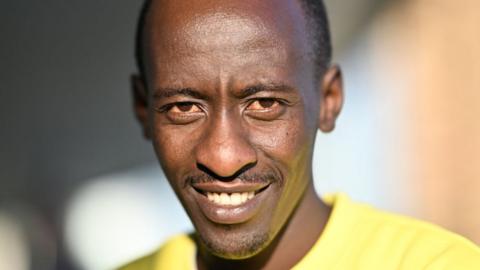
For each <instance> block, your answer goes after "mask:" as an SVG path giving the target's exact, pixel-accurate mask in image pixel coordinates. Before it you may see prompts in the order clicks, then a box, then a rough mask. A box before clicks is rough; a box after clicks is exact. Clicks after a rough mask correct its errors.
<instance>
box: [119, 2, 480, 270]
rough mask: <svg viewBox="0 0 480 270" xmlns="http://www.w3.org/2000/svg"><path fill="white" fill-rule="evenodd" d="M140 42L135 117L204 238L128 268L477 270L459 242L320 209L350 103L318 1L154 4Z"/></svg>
mask: <svg viewBox="0 0 480 270" xmlns="http://www.w3.org/2000/svg"><path fill="white" fill-rule="evenodd" d="M138 41H139V44H138V51H137V56H138V60H139V68H140V74H139V76H134V77H133V79H132V81H133V88H134V97H135V112H136V115H137V118H138V120H139V121H140V123H141V125H142V127H143V133H144V135H145V137H147V138H148V139H150V140H152V142H153V146H154V149H155V152H156V154H157V156H158V159H159V161H160V164H161V166H162V168H163V170H164V172H165V175H166V177H167V178H168V180H169V182H170V185H171V186H172V188H173V190H174V191H175V193H176V194H177V196H178V198H179V200H180V201H181V203H182V205H183V207H184V208H185V210H186V211H187V214H188V215H189V217H190V219H191V221H192V223H193V225H194V227H195V232H194V233H192V234H191V235H181V236H177V237H174V238H172V239H171V240H170V241H168V242H167V243H166V244H165V245H164V246H163V247H162V248H160V249H159V250H158V251H155V252H154V253H153V254H151V255H149V256H147V257H145V258H142V259H139V260H137V261H135V262H133V263H131V264H129V265H127V266H125V267H124V268H122V269H155V270H156V269H291V268H295V269H480V251H479V250H478V248H477V247H475V246H474V244H472V243H470V242H468V241H467V240H465V239H463V238H461V237H459V236H456V235H453V234H451V233H448V232H446V231H443V230H442V229H439V228H437V227H435V226H433V225H428V224H425V223H422V222H419V221H413V220H410V219H408V218H405V217H400V216H395V215H391V214H387V213H382V212H380V211H377V210H374V209H371V208H369V207H367V206H363V205H360V204H355V203H353V202H351V201H349V200H348V198H346V197H345V196H342V195H336V196H331V197H329V198H325V200H321V199H320V198H319V197H318V196H317V193H316V192H315V190H314V187H313V176H312V154H313V145H314V142H315V135H316V132H317V129H320V130H321V131H323V132H330V131H332V130H333V129H334V126H335V120H336V118H337V116H338V115H339V113H340V110H341V107H342V103H343V90H342V75H341V72H340V69H339V68H338V67H337V66H335V65H331V64H330V58H331V48H330V37H329V31H328V24H327V19H326V14H325V9H324V6H323V4H322V2H321V1H319V0H262V1H258V0H257V1H253V0H222V1H214V0H195V1H185V0H170V1H169V0H163V1H162V0H154V1H149V2H147V3H146V4H145V8H144V12H143V16H142V19H141V20H140V25H139V35H138Z"/></svg>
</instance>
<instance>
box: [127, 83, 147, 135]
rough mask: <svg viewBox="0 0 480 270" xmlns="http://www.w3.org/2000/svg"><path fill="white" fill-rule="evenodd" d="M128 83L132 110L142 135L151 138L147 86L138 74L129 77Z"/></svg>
mask: <svg viewBox="0 0 480 270" xmlns="http://www.w3.org/2000/svg"><path fill="white" fill-rule="evenodd" d="M130 83H131V87H132V93H133V110H134V112H135V116H136V118H137V120H138V122H139V123H140V125H141V126H142V129H143V136H144V137H145V138H146V139H147V140H149V139H151V133H150V124H149V121H148V94H147V87H146V84H145V81H144V80H143V78H142V77H141V76H140V75H138V74H133V75H132V76H131V77H130Z"/></svg>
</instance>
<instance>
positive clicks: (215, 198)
mask: <svg viewBox="0 0 480 270" xmlns="http://www.w3.org/2000/svg"><path fill="white" fill-rule="evenodd" d="M268 186H269V185H266V186H264V187H262V188H260V189H259V190H255V191H245V192H213V191H212V192H209V191H203V190H199V189H196V188H195V190H196V191H197V192H199V193H200V194H202V195H204V196H206V197H207V199H208V200H209V201H210V202H213V203H215V204H217V205H223V206H228V205H230V206H237V205H241V204H243V203H246V202H247V201H249V200H251V199H253V198H254V197H255V196H256V195H257V194H259V193H261V192H262V191H264V190H265V189H267V188H268Z"/></svg>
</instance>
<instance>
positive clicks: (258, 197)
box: [191, 186, 270, 225]
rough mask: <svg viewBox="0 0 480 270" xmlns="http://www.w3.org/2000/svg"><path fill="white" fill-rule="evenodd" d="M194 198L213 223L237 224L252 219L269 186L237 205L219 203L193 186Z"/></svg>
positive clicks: (265, 196)
mask: <svg viewBox="0 0 480 270" xmlns="http://www.w3.org/2000/svg"><path fill="white" fill-rule="evenodd" d="M191 190H192V192H193V193H194V198H195V200H196V202H197V204H198V206H199V207H200V210H201V211H202V212H203V214H204V215H205V216H206V217H207V218H208V219H209V220H210V221H212V222H213V223H217V224H230V225H231V224H239V223H244V222H247V221H248V220H250V219H252V218H253V217H254V216H255V215H256V214H257V213H258V211H259V210H260V208H261V206H262V202H263V201H264V200H265V199H266V198H267V196H268V194H267V193H268V192H269V191H270V186H268V187H267V188H266V189H265V190H263V191H261V192H259V193H257V194H255V196H254V197H253V198H251V199H249V200H247V201H246V202H244V203H242V204H239V205H219V204H216V203H214V202H212V201H209V200H208V198H207V197H206V196H205V195H203V194H200V193H199V192H198V191H196V190H195V189H194V188H192V189H191Z"/></svg>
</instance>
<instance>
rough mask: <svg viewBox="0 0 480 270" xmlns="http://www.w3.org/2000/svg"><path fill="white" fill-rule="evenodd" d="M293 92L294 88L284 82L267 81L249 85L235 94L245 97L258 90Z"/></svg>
mask: <svg viewBox="0 0 480 270" xmlns="http://www.w3.org/2000/svg"><path fill="white" fill-rule="evenodd" d="M264 91H265V92H294V91H295V88H293V87H291V86H289V85H286V84H277V83H268V84H255V85H250V86H248V87H246V88H244V89H242V90H240V91H239V92H238V93H236V94H235V96H238V97H240V98H245V97H248V96H251V95H254V94H256V93H258V92H264Z"/></svg>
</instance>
